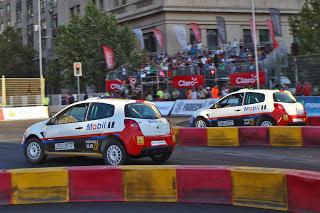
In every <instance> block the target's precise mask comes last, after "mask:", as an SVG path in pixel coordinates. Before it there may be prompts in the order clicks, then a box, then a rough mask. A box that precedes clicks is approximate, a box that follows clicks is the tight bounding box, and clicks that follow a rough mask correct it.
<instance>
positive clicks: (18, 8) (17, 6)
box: [16, 1, 22, 23]
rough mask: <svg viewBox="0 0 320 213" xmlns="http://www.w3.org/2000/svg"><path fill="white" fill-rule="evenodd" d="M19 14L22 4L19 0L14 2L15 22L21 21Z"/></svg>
mask: <svg viewBox="0 0 320 213" xmlns="http://www.w3.org/2000/svg"><path fill="white" fill-rule="evenodd" d="M21 14H22V4H21V1H18V2H16V18H17V23H20V22H21Z"/></svg>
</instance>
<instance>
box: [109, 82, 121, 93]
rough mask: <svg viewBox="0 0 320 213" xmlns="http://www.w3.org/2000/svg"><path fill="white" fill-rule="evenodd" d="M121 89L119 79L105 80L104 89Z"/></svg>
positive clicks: (110, 90) (112, 90) (111, 90)
mask: <svg viewBox="0 0 320 213" xmlns="http://www.w3.org/2000/svg"><path fill="white" fill-rule="evenodd" d="M121 89H122V81H121V80H106V91H107V92H117V91H119V90H121Z"/></svg>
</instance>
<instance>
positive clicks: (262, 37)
mask: <svg viewBox="0 0 320 213" xmlns="http://www.w3.org/2000/svg"><path fill="white" fill-rule="evenodd" d="M259 41H260V43H269V42H270V37H269V30H267V29H261V30H259Z"/></svg>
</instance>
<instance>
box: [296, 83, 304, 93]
mask: <svg viewBox="0 0 320 213" xmlns="http://www.w3.org/2000/svg"><path fill="white" fill-rule="evenodd" d="M302 95H303V87H302V85H301V83H300V82H297V85H296V96H302Z"/></svg>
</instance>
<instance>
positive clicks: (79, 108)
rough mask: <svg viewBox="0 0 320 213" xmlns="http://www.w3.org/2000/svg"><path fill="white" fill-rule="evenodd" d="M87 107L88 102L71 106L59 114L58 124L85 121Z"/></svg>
mask: <svg viewBox="0 0 320 213" xmlns="http://www.w3.org/2000/svg"><path fill="white" fill-rule="evenodd" d="M87 108H88V105H87V104H79V105H75V106H72V107H70V108H69V109H68V110H66V111H64V112H62V113H61V114H60V115H58V116H57V118H56V124H68V123H77V122H83V121H85V118H86V113H87Z"/></svg>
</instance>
